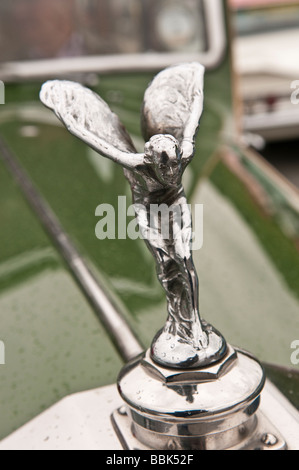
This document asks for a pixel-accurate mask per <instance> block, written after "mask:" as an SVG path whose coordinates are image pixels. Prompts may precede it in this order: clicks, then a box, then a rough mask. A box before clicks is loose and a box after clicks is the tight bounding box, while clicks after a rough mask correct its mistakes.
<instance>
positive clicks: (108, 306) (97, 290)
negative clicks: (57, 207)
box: [0, 137, 143, 361]
mask: <svg viewBox="0 0 299 470" xmlns="http://www.w3.org/2000/svg"><path fill="white" fill-rule="evenodd" d="M0 158H1V159H2V160H3V162H4V164H5V166H6V167H7V169H8V170H9V171H10V173H11V174H12V176H13V178H14V179H15V181H16V182H17V184H18V185H19V187H20V189H21V190H22V193H23V195H24V196H25V198H26V200H27V201H28V203H29V205H30V206H31V208H32V209H33V211H34V212H35V214H36V215H37V217H38V219H39V220H40V222H41V224H42V226H43V227H44V229H45V230H46V232H47V234H48V235H49V236H50V238H51V240H52V241H53V242H54V244H55V245H56V247H57V249H58V251H59V253H60V255H61V256H62V258H63V259H64V260H65V262H66V264H67V266H68V267H69V269H70V271H71V273H72V274H73V276H74V278H75V280H76V281H77V283H78V285H79V287H80V288H81V290H82V292H83V293H84V295H85V296H86V298H87V299H88V301H89V302H90V304H91V305H92V307H93V309H94V311H95V313H96V314H97V317H98V318H99V319H100V321H101V322H102V324H103V325H104V327H105V328H106V330H107V332H108V334H109V335H110V337H111V339H112V341H113V342H114V345H115V346H116V348H117V350H118V352H119V353H120V355H121V357H122V359H123V360H124V361H129V360H130V359H132V358H134V357H136V356H137V355H138V354H140V353H141V352H142V351H143V347H142V345H141V344H140V342H139V341H138V339H137V337H136V336H135V334H134V332H133V331H132V329H131V328H130V326H129V325H128V323H127V321H126V320H125V318H124V315H123V313H122V312H121V310H120V308H119V307H118V306H116V305H115V302H114V301H113V300H112V299H111V298H110V296H108V294H107V292H106V289H105V288H104V287H103V286H102V285H101V284H100V283H99V281H98V279H96V277H95V275H94V274H93V273H92V272H91V271H90V269H89V267H88V266H87V263H86V261H85V260H84V259H83V258H82V256H81V255H80V254H79V253H78V251H77V250H76V248H75V246H74V245H73V243H72V241H71V240H70V238H69V236H68V235H67V234H66V233H65V231H64V230H63V228H62V227H61V225H60V223H59V221H58V219H57V218H56V216H55V214H54V213H53V212H52V210H51V209H50V207H49V206H48V204H47V203H46V201H45V200H44V199H43V198H42V196H41V195H40V193H39V192H38V191H37V189H36V188H35V186H34V185H33V183H32V181H31V179H30V177H29V176H28V174H27V173H26V172H25V170H24V169H23V168H22V166H21V165H20V163H19V162H18V160H17V158H16V157H15V156H14V155H13V153H12V152H11V151H10V150H9V149H8V147H7V145H6V144H5V142H4V141H3V139H2V138H1V137H0Z"/></svg>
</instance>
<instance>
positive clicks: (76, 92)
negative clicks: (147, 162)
mask: <svg viewBox="0 0 299 470" xmlns="http://www.w3.org/2000/svg"><path fill="white" fill-rule="evenodd" d="M40 99H41V101H42V102H43V103H44V105H45V106H47V107H48V108H50V109H51V110H53V111H54V113H55V114H56V116H57V117H58V118H59V119H60V120H61V121H62V122H63V124H64V125H65V126H66V128H67V129H68V130H69V132H71V133H72V134H73V135H75V136H76V137H78V138H79V139H81V140H82V141H83V142H85V143H86V144H87V145H89V146H90V147H92V148H93V149H94V150H95V151H96V152H98V153H100V154H101V155H103V156H104V157H107V158H110V159H111V160H113V161H114V162H116V163H119V164H120V165H122V166H123V167H125V168H128V169H134V168H136V166H139V165H142V163H143V154H137V152H136V149H135V147H134V144H133V142H132V140H131V138H130V136H129V134H128V133H127V131H126V129H125V128H124V126H123V125H122V124H121V122H120V121H119V119H118V117H117V116H116V114H114V113H113V112H112V111H111V110H110V108H109V106H108V105H107V103H105V101H104V100H102V99H101V98H100V97H99V96H98V95H96V94H95V93H94V92H92V91H91V90H89V89H87V88H85V87H83V86H82V85H80V84H78V83H74V82H69V81H59V80H54V81H49V82H47V83H45V84H44V85H43V87H42V89H41V93H40Z"/></svg>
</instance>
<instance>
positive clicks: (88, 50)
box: [0, 0, 207, 62]
mask: <svg viewBox="0 0 299 470" xmlns="http://www.w3.org/2000/svg"><path fill="white" fill-rule="evenodd" d="M204 24H205V21H204V2H203V1H202V0H184V1H183V2H182V1H181V0H172V1H169V0H101V1H98V0H63V1H61V0H51V1H49V0H26V1H25V2H24V0H14V1H13V2H12V1H11V0H1V3H0V41H1V53H0V60H1V61H2V62H7V61H23V60H39V59H50V58H57V57H79V56H83V55H99V54H118V53H142V52H147V51H149V52H205V51H206V50H207V39H206V37H207V35H206V31H205V27H204Z"/></svg>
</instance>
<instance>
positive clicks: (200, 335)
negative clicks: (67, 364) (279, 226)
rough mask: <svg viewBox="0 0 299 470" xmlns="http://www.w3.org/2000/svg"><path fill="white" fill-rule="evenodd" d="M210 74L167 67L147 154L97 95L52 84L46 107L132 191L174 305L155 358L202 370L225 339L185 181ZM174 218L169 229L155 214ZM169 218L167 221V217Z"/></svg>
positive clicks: (151, 116) (46, 88)
mask: <svg viewBox="0 0 299 470" xmlns="http://www.w3.org/2000/svg"><path fill="white" fill-rule="evenodd" d="M203 81H204V68H203V66H202V65H200V64H199V63H196V62H193V63H187V64H180V65H175V66H172V67H168V68H167V69H165V70H163V71H162V72H160V73H159V74H158V75H157V76H156V77H155V78H154V80H153V81H152V82H151V84H150V85H149V87H148V88H147V90H146V92H145V95H144V102H143V106H142V112H141V125H142V132H143V136H144V139H145V142H146V143H145V147H144V153H141V154H140V153H138V152H137V151H136V149H135V147H134V144H133V142H132V140H131V138H130V136H129V134H128V133H127V131H126V129H125V127H124V126H123V125H122V124H121V122H120V120H119V119H118V117H117V116H116V114H114V113H113V112H112V111H111V110H110V108H109V106H108V105H107V103H106V102H105V101H104V100H103V99H102V98H100V97H99V96H98V95H97V94H95V93H94V92H93V91H91V90H89V89H87V88H85V87H83V86H82V85H80V84H77V83H73V82H69V81H59V80H54V81H49V82H46V83H45V84H44V85H43V87H42V90H41V93H40V98H41V101H42V102H43V103H44V104H45V105H46V106H47V107H48V108H50V109H52V110H53V111H54V112H55V114H56V115H57V117H58V118H59V119H60V120H61V121H62V122H63V123H64V124H65V126H66V128H67V129H68V130H69V131H70V132H71V133H72V134H73V135H75V136H76V137H78V138H79V139H81V140H82V141H84V142H85V143H86V144H88V145H89V146H90V147H92V148H93V149H94V150H95V151H96V152H98V153H99V154H100V155H102V156H104V157H107V158H109V159H111V160H113V161H114V162H116V163H118V164H120V165H121V166H122V167H123V169H124V174H125V177H126V178H127V180H128V182H129V184H130V187H131V190H132V197H133V203H134V207H135V211H136V216H137V220H138V224H139V228H140V232H141V234H142V236H143V238H144V240H145V243H146V244H147V246H148V248H149V250H150V252H151V253H152V255H153V257H154V258H155V260H156V265H157V274H158V278H159V281H160V283H161V285H162V286H163V288H164V290H165V292H166V297H167V304H168V317H167V321H166V324H165V326H164V328H163V329H162V330H161V331H159V332H158V333H157V335H156V336H155V338H154V340H153V342H152V346H151V356H152V359H153V360H154V361H155V362H156V363H158V364H160V365H162V366H165V367H170V368H182V367H184V368H188V367H190V368H196V367H199V366H204V365H207V364H211V363H212V362H215V361H217V360H219V359H220V358H221V357H222V356H223V355H224V354H225V352H226V343H225V340H224V338H223V337H222V336H221V334H220V333H219V332H217V331H216V330H215V329H214V328H213V327H212V326H210V325H208V324H207V323H206V322H205V321H203V320H201V318H200V313H199V301H198V277H197V274H196V270H195V267H194V263H193V259H192V220H191V213H190V209H189V206H188V204H187V200H186V196H185V193H184V189H183V186H182V176H183V173H184V171H185V169H186V167H187V165H188V164H189V163H190V162H191V160H192V158H193V156H194V153H195V137H196V133H197V129H198V127H199V123H200V118H201V114H202V111H203ZM161 205H164V206H166V207H167V208H171V209H172V210H171V211H170V212H168V215H169V219H168V220H167V222H168V224H169V230H168V235H167V237H165V236H164V233H163V220H162V221H161V216H159V213H158V212H156V213H155V211H154V215H153V211H152V210H151V209H152V207H153V206H155V207H161ZM162 219H163V216H162Z"/></svg>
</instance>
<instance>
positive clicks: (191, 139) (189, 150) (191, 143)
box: [181, 89, 203, 164]
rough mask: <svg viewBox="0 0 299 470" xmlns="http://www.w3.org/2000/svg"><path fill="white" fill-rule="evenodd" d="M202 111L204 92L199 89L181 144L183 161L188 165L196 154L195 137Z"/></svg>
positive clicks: (195, 95)
mask: <svg viewBox="0 0 299 470" xmlns="http://www.w3.org/2000/svg"><path fill="white" fill-rule="evenodd" d="M202 111H203V92H202V90H200V89H197V90H196V91H195V94H194V101H193V103H192V112H191V114H190V117H189V119H188V121H187V124H186V127H185V130H184V134H183V140H182V144H181V150H182V160H183V162H184V163H185V164H188V163H189V162H190V161H191V160H192V158H193V156H194V153H195V137H196V133H197V130H198V128H199V124H200V118H201V115H202Z"/></svg>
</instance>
